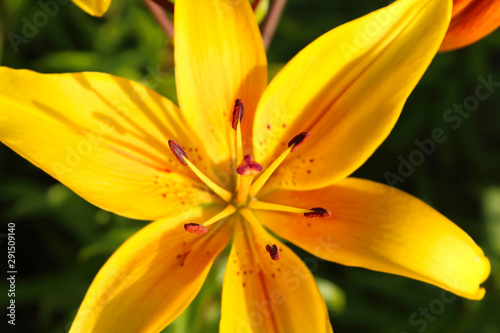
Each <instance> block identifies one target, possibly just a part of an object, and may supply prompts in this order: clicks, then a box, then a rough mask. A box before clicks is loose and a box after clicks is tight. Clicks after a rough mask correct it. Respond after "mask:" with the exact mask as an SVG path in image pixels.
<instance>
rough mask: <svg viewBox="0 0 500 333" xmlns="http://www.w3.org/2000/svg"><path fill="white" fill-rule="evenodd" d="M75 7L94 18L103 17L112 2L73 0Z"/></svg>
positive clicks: (106, 0)
mask: <svg viewBox="0 0 500 333" xmlns="http://www.w3.org/2000/svg"><path fill="white" fill-rule="evenodd" d="M72 1H73V3H74V4H75V5H77V6H78V7H80V8H81V9H83V10H84V11H86V12H87V13H88V14H90V15H92V16H103V15H104V13H106V11H107V10H108V7H109V4H110V3H111V0H72Z"/></svg>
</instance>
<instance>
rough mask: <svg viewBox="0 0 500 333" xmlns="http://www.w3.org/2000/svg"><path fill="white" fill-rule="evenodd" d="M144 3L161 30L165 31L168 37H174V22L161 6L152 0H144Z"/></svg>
mask: <svg viewBox="0 0 500 333" xmlns="http://www.w3.org/2000/svg"><path fill="white" fill-rule="evenodd" d="M144 3H145V4H146V7H148V9H149V11H150V12H151V14H153V16H154V18H155V19H156V21H158V23H159V24H160V26H161V28H162V29H163V31H165V34H167V36H168V37H169V38H174V24H173V23H172V21H171V20H170V18H169V17H168V15H167V13H165V11H164V10H163V7H162V6H160V5H159V4H157V3H156V2H154V1H153V0H144Z"/></svg>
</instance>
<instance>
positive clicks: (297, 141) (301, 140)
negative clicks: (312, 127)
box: [250, 132, 311, 197]
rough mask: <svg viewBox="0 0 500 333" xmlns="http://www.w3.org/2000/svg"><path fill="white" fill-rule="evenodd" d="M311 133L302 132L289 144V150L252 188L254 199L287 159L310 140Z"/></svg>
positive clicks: (276, 160) (272, 164)
mask: <svg viewBox="0 0 500 333" xmlns="http://www.w3.org/2000/svg"><path fill="white" fill-rule="evenodd" d="M310 135H311V133H309V132H302V133H300V134H298V135H296V136H295V137H294V138H293V139H292V140H290V142H288V149H287V150H285V151H284V152H283V153H282V154H281V155H280V156H279V157H278V158H277V159H275V160H274V162H273V163H271V165H270V166H269V167H268V168H267V169H266V170H265V171H264V172H263V173H262V175H261V176H260V177H259V178H258V179H257V180H256V181H255V182H254V183H253V184H252V186H251V187H250V196H252V197H254V196H255V195H256V194H257V193H259V191H260V190H261V189H262V187H263V186H264V184H265V183H266V182H267V181H268V180H269V178H270V177H271V176H272V174H273V173H274V171H276V169H278V167H279V166H280V165H281V163H283V161H284V160H285V158H286V157H287V156H288V155H289V154H290V153H293V152H295V151H296V150H297V149H298V148H299V147H300V146H301V145H302V144H303V143H304V142H306V141H307V140H308V139H309V136H310Z"/></svg>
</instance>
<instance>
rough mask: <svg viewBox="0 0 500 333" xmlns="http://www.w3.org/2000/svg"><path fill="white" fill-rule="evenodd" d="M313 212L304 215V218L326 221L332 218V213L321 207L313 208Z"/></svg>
mask: <svg viewBox="0 0 500 333" xmlns="http://www.w3.org/2000/svg"><path fill="white" fill-rule="evenodd" d="M311 210H312V212H309V213H304V216H305V217H307V218H308V219H318V218H319V219H325V218H327V217H330V216H331V215H332V213H330V211H329V210H328V209H324V208H321V207H315V208H311Z"/></svg>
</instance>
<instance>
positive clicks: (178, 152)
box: [168, 140, 233, 202]
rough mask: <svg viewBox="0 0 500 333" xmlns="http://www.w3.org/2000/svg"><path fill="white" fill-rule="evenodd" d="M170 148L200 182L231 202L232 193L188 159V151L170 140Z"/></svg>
mask: <svg viewBox="0 0 500 333" xmlns="http://www.w3.org/2000/svg"><path fill="white" fill-rule="evenodd" d="M168 146H169V147H170V150H172V153H174V155H175V157H177V159H178V160H179V162H181V164H182V165H187V166H188V167H189V168H190V169H191V171H193V173H194V174H195V175H196V176H198V178H200V180H201V181H202V182H203V183H205V185H207V186H208V187H209V188H210V189H211V190H212V191H214V192H215V193H217V194H218V195H219V196H220V197H221V198H222V199H224V201H226V202H229V201H231V199H232V198H233V195H232V194H231V192H229V191H227V190H226V189H224V188H222V187H220V186H219V185H217V184H216V183H214V182H213V181H212V180H211V179H210V178H208V177H207V176H205V175H204V174H203V173H202V172H201V171H200V170H199V169H198V168H197V167H196V166H195V165H194V164H193V163H192V162H191V161H190V160H189V158H188V156H187V154H186V151H184V149H182V147H181V146H180V145H179V144H178V143H177V142H175V141H174V140H169V141H168Z"/></svg>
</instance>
